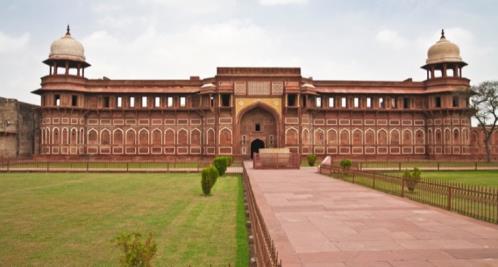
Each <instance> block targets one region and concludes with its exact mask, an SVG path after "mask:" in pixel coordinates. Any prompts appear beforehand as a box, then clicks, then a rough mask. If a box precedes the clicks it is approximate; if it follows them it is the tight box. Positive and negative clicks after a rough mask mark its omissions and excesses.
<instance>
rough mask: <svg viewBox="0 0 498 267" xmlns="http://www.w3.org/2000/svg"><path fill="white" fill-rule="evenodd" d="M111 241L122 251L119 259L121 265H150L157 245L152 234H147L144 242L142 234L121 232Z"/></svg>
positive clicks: (138, 266) (130, 266)
mask: <svg viewBox="0 0 498 267" xmlns="http://www.w3.org/2000/svg"><path fill="white" fill-rule="evenodd" d="M113 242H114V244H115V245H116V247H118V248H120V249H121V251H123V253H124V255H123V256H122V257H121V258H120V259H119V262H120V263H121V266H127V267H132V266H133V267H149V266H152V265H151V261H152V258H153V257H154V255H156V252H157V245H156V242H154V240H153V239H152V234H149V237H148V238H147V239H146V240H145V242H142V235H141V234H140V233H131V234H128V233H123V234H120V235H118V236H117V237H116V238H115V239H114V240H113Z"/></svg>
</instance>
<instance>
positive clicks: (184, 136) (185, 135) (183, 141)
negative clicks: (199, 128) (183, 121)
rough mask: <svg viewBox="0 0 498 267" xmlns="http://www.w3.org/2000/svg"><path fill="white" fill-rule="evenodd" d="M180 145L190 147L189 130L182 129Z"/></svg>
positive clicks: (180, 131)
mask: <svg viewBox="0 0 498 267" xmlns="http://www.w3.org/2000/svg"><path fill="white" fill-rule="evenodd" d="M178 144H179V145H188V133H187V130H185V129H181V130H179V131H178Z"/></svg>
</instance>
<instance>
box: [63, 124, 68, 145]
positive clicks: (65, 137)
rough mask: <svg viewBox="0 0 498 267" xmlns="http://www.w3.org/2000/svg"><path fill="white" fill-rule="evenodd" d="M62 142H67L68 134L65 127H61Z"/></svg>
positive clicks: (65, 143)
mask: <svg viewBox="0 0 498 267" xmlns="http://www.w3.org/2000/svg"><path fill="white" fill-rule="evenodd" d="M62 144H63V145H67V144H69V134H68V130H67V128H62Z"/></svg>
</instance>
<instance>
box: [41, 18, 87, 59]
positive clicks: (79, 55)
mask: <svg viewBox="0 0 498 267" xmlns="http://www.w3.org/2000/svg"><path fill="white" fill-rule="evenodd" d="M48 59H52V60H72V61H82V62H85V49H84V48H83V45H82V44H81V43H80V42H78V41H76V40H75V39H74V38H73V37H72V36H71V33H70V32H69V26H68V28H67V32H66V34H65V35H64V36H63V37H62V38H60V39H58V40H55V41H54V42H53V43H52V45H51V46H50V54H49V55H48Z"/></svg>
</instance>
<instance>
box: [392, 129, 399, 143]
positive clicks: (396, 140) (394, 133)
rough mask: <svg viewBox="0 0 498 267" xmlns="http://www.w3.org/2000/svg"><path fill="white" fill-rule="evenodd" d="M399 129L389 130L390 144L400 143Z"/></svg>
mask: <svg viewBox="0 0 498 267" xmlns="http://www.w3.org/2000/svg"><path fill="white" fill-rule="evenodd" d="M399 137H400V136H399V130H397V129H394V130H391V138H390V139H391V145H393V146H398V145H399V144H400V140H399V139H400V138H399Z"/></svg>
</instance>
